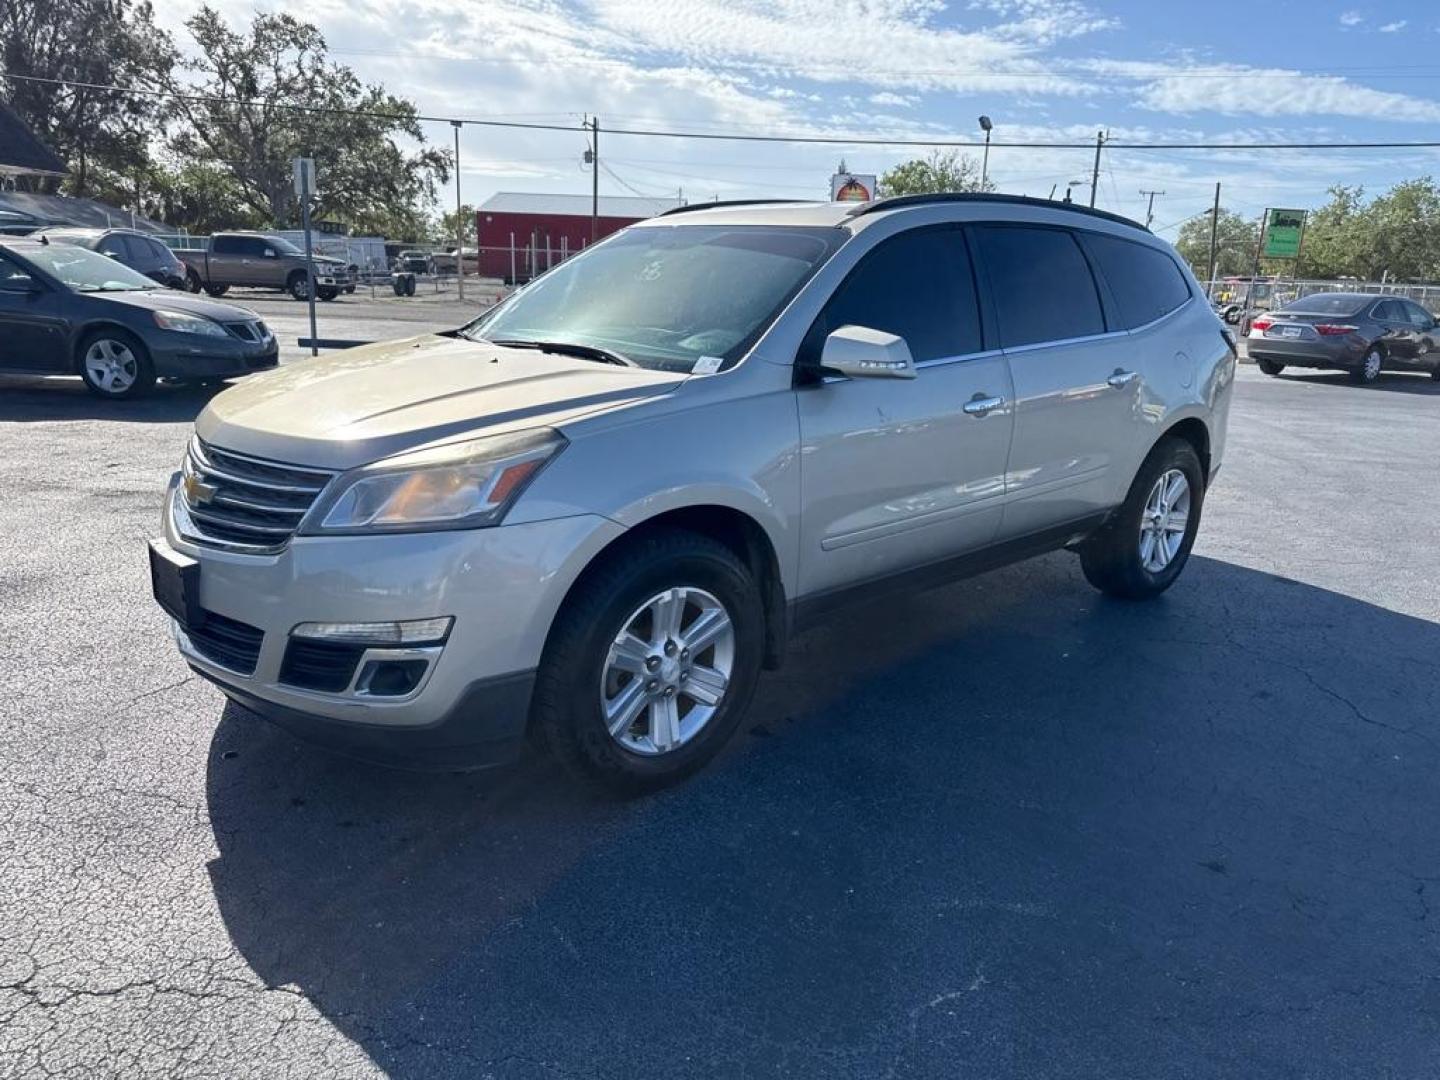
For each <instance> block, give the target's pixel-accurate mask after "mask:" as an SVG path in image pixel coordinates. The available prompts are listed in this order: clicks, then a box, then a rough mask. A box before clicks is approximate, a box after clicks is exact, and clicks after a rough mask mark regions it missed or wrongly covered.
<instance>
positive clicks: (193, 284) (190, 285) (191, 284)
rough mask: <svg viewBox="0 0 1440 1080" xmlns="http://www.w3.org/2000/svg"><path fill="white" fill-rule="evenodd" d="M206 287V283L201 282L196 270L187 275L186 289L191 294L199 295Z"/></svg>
mask: <svg viewBox="0 0 1440 1080" xmlns="http://www.w3.org/2000/svg"><path fill="white" fill-rule="evenodd" d="M204 287H205V283H204V282H202V281H201V280H200V275H199V274H197V273H196V272H195V271H194V270H191V271H190V272H189V273H187V274H186V275H185V288H186V289H188V290H189V291H190V292H193V293H198V292H199V291H200V290H201V289H203V288H204Z"/></svg>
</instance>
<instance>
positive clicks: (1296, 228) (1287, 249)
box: [1260, 210, 1305, 259]
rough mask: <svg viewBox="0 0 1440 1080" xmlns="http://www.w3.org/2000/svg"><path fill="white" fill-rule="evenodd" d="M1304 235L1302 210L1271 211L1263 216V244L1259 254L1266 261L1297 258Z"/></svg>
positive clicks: (1303, 214) (1303, 212)
mask: <svg viewBox="0 0 1440 1080" xmlns="http://www.w3.org/2000/svg"><path fill="white" fill-rule="evenodd" d="M1304 235H1305V211H1304V210H1271V211H1269V212H1268V213H1267V214H1266V215H1265V242H1264V244H1263V245H1261V248H1260V254H1261V255H1263V256H1264V257H1265V258H1267V259H1295V258H1298V257H1299V256H1300V238H1301V237H1302V236H1304Z"/></svg>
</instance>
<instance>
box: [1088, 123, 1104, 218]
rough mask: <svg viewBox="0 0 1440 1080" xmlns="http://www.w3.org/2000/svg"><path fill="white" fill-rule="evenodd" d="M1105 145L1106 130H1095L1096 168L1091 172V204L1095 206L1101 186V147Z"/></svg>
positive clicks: (1092, 206)
mask: <svg viewBox="0 0 1440 1080" xmlns="http://www.w3.org/2000/svg"><path fill="white" fill-rule="evenodd" d="M1104 145H1105V132H1103V131H1097V132H1095V168H1094V169H1093V170H1092V171H1091V173H1090V206H1091V208H1092V209H1093V208H1094V206H1095V192H1096V191H1098V190H1099V188H1100V148H1101V147H1102V146H1104Z"/></svg>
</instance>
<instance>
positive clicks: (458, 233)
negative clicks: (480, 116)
mask: <svg viewBox="0 0 1440 1080" xmlns="http://www.w3.org/2000/svg"><path fill="white" fill-rule="evenodd" d="M450 126H451V127H453V128H454V129H455V289H456V292H457V294H458V295H459V298H460V299H461V300H464V299H465V214H464V211H462V210H461V203H460V121H459V120H451V121H450ZM476 239H477V241H478V239H479V238H478V237H477V238H476ZM475 258H476V259H477V260H478V259H479V258H480V245H479V244H478V242H477V244H476V245H475Z"/></svg>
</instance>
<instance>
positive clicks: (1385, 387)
mask: <svg viewBox="0 0 1440 1080" xmlns="http://www.w3.org/2000/svg"><path fill="white" fill-rule="evenodd" d="M1271 377H1272V378H1275V379H1280V380H1282V381H1289V382H1302V383H1310V384H1311V385H1313V386H1339V387H1346V388H1348V389H1352V390H1380V391H1385V392H1387V393H1391V394H1417V395H1420V396H1422V397H1423V396H1433V397H1440V379H1433V378H1431V377H1430V375H1429V374H1428V373H1422V372H1409V371H1384V372H1381V373H1380V378H1378V379H1376V380H1375V381H1374V382H1373V383H1368V384H1358V383H1356V382H1355V381H1354V380H1353V379H1351V378H1350V376H1349V374H1347V373H1346V372H1343V371H1304V372H1302V371H1298V370H1295V369H1293V368H1286V369H1285V371H1283V372H1282V373H1281V374H1279V375H1275V376H1271Z"/></svg>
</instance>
